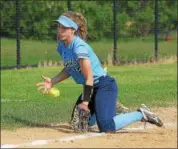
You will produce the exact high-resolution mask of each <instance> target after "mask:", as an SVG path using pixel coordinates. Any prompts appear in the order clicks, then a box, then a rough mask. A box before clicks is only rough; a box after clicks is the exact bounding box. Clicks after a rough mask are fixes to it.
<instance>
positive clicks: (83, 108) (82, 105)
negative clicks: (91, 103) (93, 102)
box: [78, 102, 90, 112]
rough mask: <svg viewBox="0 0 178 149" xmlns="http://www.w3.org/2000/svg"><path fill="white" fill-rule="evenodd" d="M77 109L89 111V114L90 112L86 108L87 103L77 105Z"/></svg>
mask: <svg viewBox="0 0 178 149" xmlns="http://www.w3.org/2000/svg"><path fill="white" fill-rule="evenodd" d="M78 107H79V108H80V109H82V110H84V111H89V112H90V110H89V108H88V102H82V103H80V104H78Z"/></svg>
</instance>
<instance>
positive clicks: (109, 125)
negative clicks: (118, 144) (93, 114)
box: [98, 119, 115, 132]
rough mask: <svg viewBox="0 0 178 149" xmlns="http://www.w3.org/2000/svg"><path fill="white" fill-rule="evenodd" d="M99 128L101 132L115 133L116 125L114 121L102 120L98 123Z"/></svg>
mask: <svg viewBox="0 0 178 149" xmlns="http://www.w3.org/2000/svg"><path fill="white" fill-rule="evenodd" d="M98 127H99V130H100V132H110V131H111V132H112V131H115V123H114V120H113V119H110V120H100V121H99V122H98Z"/></svg>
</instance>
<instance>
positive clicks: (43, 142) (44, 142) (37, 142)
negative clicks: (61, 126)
mask: <svg viewBox="0 0 178 149" xmlns="http://www.w3.org/2000/svg"><path fill="white" fill-rule="evenodd" d="M164 126H177V122H175V123H164ZM152 128H155V126H147V127H146V129H152ZM144 129H145V128H144V126H140V127H135V128H123V129H121V130H119V131H118V132H128V131H134V130H144ZM106 135H107V134H106V133H92V132H89V133H85V134H82V135H76V136H71V137H63V138H59V139H55V140H35V141H32V142H28V143H24V144H17V145H15V144H2V145H1V148H17V147H20V146H39V145H47V144H51V143H54V142H70V141H75V140H80V139H87V138H93V137H99V136H106Z"/></svg>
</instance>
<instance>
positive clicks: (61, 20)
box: [55, 16, 78, 30]
mask: <svg viewBox="0 0 178 149" xmlns="http://www.w3.org/2000/svg"><path fill="white" fill-rule="evenodd" d="M55 21H57V22H58V23H60V24H62V25H63V26H65V27H70V28H74V29H75V30H77V29H78V25H77V24H76V23H75V22H74V21H72V20H71V19H70V18H68V17H66V16H60V17H59V18H58V19H57V20H55Z"/></svg>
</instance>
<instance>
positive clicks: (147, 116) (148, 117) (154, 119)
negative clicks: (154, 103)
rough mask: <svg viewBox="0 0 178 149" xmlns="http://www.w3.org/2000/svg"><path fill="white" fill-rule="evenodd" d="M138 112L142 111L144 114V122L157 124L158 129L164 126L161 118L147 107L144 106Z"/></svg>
mask: <svg viewBox="0 0 178 149" xmlns="http://www.w3.org/2000/svg"><path fill="white" fill-rule="evenodd" d="M137 111H140V112H141V113H142V114H143V119H142V121H143V122H149V123H151V124H155V125H156V126H158V127H162V126H163V122H162V121H161V120H160V118H159V117H158V116H156V115H155V114H154V113H153V112H151V110H150V109H149V108H148V107H147V106H146V105H144V104H142V105H141V106H140V108H138V110H137Z"/></svg>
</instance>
